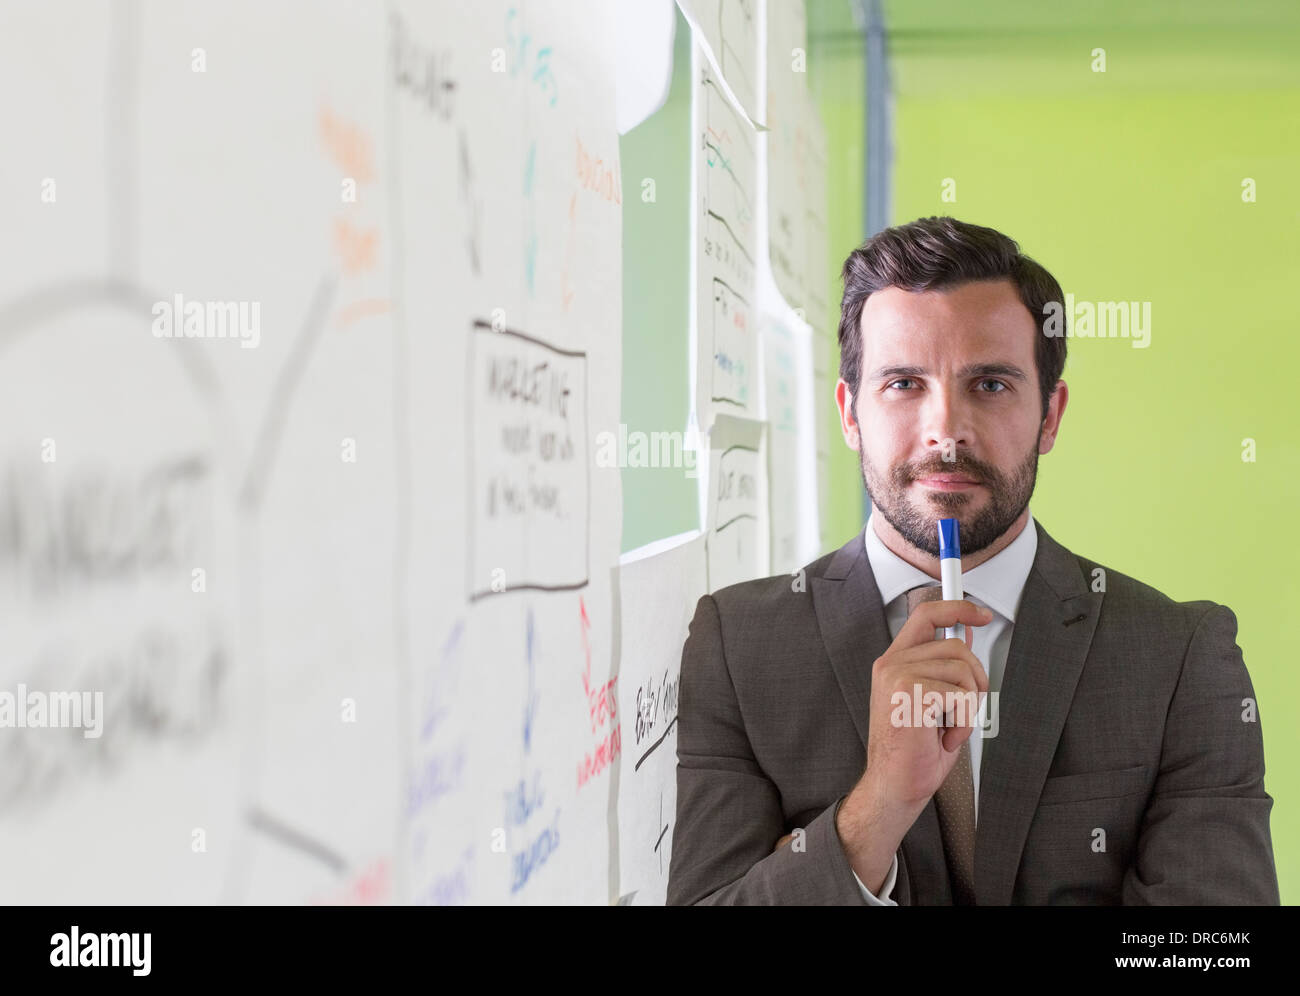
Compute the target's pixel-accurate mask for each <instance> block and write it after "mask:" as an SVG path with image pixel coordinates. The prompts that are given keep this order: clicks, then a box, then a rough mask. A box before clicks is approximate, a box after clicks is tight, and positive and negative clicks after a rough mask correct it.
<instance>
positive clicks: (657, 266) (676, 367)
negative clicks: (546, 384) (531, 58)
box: [619, 11, 700, 552]
mask: <svg viewBox="0 0 1300 996" xmlns="http://www.w3.org/2000/svg"><path fill="white" fill-rule="evenodd" d="M690 42H691V33H690V26H689V25H688V24H687V23H686V21H685V19H684V18H683V17H682V15H681V11H678V12H677V34H676V39H675V44H674V48H673V79H672V85H671V88H670V90H669V93H668V100H667V102H666V103H665V104H664V106H663V107H662V108H660V109H659V110H658V111H657V112H656V113H654V114H652V115H651V116H650V117H649V118H647V119H646V120H645V121H643V122H642V123H641V124H639V125H637V127H635V128H633V129H632V130H631V131H629V132H628V133H627V134H626V135H624V136H623V137H622V139H621V140H620V142H619V156H620V160H621V161H620V164H619V168H620V169H621V171H622V176H623V423H624V424H625V425H626V426H627V429H628V432H629V433H633V432H644V433H645V434H646V435H647V436H649V434H650V433H651V432H681V433H684V432H685V431H686V420H687V418H688V417H689V414H690V408H691V399H690V383H689V381H688V376H689V374H688V371H689V362H690V357H689V331H688V330H689V327H690V326H689V321H690V316H689V297H688V295H689V289H690V280H691V269H690V267H691V258H690V210H691V175H690V170H691V85H690V84H691V79H690V76H691V44H690ZM646 178H650V179H653V180H654V185H655V192H654V193H655V199H654V201H653V202H647V201H645V200H643V199H642V189H643V188H642V181H643V180H645V179H646ZM622 481H623V551H624V552H627V551H628V550H632V549H635V548H636V547H639V546H644V545H645V544H646V543H649V542H651V541H652V540H657V539H663V538H664V537H665V536H674V535H676V534H677V533H684V532H687V531H689V530H693V529H698V528H700V521H699V519H700V516H699V506H698V494H699V486H698V483H697V481H696V480H695V479H694V478H688V477H687V476H686V470H685V468H680V467H678V468H673V467H626V468H624V470H623V475H622Z"/></svg>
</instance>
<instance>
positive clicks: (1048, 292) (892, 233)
mask: <svg viewBox="0 0 1300 996" xmlns="http://www.w3.org/2000/svg"><path fill="white" fill-rule="evenodd" d="M841 277H842V278H843V280H844V301H843V303H842V304H841V305H840V331H839V339H840V377H842V378H843V379H844V381H845V382H846V383H847V384H848V385H849V389H850V390H851V391H853V400H854V405H855V406H856V404H857V392H858V381H859V379H860V377H861V374H862V332H861V322H862V306H863V305H864V304H865V303H866V301H867V298H868V297H870V296H871V294H872V293H874V292H875V291H878V290H884V289H885V288H886V287H899V288H902V289H903V290H905V291H926V290H940V289H943V288H946V287H954V286H956V285H958V284H964V283H968V282H970V281H973V280H1000V279H1009V280H1010V281H1011V282H1012V283H1013V284H1014V285H1015V287H1016V291H1017V292H1018V293H1019V294H1020V300H1021V301H1022V302H1023V303H1024V305H1025V307H1026V308H1028V309H1029V313H1030V314H1031V315H1032V316H1033V318H1034V324H1035V326H1036V327H1037V328H1038V330H1039V333H1040V334H1039V335H1038V336H1037V337H1036V341H1035V343H1034V361H1035V363H1036V365H1037V367H1038V386H1039V391H1040V392H1041V394H1042V402H1043V418H1046V417H1047V406H1048V402H1049V401H1050V399H1051V397H1052V389H1053V388H1055V387H1056V382H1057V381H1058V380H1060V379H1061V373H1062V372H1063V371H1064V370H1065V336H1066V328H1065V319H1066V315H1065V295H1064V294H1062V293H1061V285H1060V284H1059V283H1057V282H1056V278H1055V277H1053V276H1052V275H1051V274H1050V273H1048V272H1047V270H1045V269H1044V268H1043V267H1042V266H1040V265H1039V264H1038V263H1035V262H1034V261H1033V260H1032V259H1030V258H1029V257H1028V256H1026V255H1025V254H1024V253H1022V252H1021V251H1020V246H1019V245H1018V244H1017V243H1016V241H1015V240H1014V239H1011V238H1008V237H1007V236H1005V235H1003V234H1002V233H1001V232H999V231H996V230H995V229H992V228H984V227H982V226H980V225H970V224H967V223H966V222H964V221H958V220H957V219H956V218H946V217H945V218H918V219H917V220H916V221H911V222H908V223H907V224H906V225H897V226H895V227H893V228H886V229H884V230H883V231H880V232H877V233H876V234H875V235H873V236H872V237H871V238H869V239H868V240H867V241H866V242H864V243H863V244H862V245H861V246H860V247H858V248H857V249H854V250H853V252H851V253H849V258H848V259H846V260H845V261H844V269H843V271H842V272H841ZM1052 301H1055V302H1057V303H1059V304H1060V310H1059V311H1058V316H1059V320H1060V321H1059V328H1053V334H1052V335H1046V334H1042V333H1043V323H1044V320H1045V318H1046V312H1045V311H1044V307H1045V306H1046V305H1047V304H1048V303H1049V302H1052Z"/></svg>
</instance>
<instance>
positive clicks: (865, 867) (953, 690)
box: [778, 600, 993, 893]
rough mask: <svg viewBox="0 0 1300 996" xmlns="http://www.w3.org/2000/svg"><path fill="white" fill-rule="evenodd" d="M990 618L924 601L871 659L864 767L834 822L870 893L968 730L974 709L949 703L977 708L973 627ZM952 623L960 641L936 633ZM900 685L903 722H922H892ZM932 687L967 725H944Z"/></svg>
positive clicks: (983, 683)
mask: <svg viewBox="0 0 1300 996" xmlns="http://www.w3.org/2000/svg"><path fill="white" fill-rule="evenodd" d="M992 619H993V613H992V612H990V611H989V610H988V609H984V608H981V607H979V606H977V605H975V604H974V603H973V602H968V601H965V600H961V601H933V602H922V603H921V604H920V605H918V606H917V607H916V609H915V610H914V611H913V612H912V614H911V616H910V617H908V620H907V622H906V623H904V624H903V628H902V629H901V630H899V633H898V636H897V637H896V638H895V640H894V642H893V643H892V644H891V645H890V647H889V649H888V650H886V651H885V652H884V653H883V654H882V655H881V656H880V657H879V658H877V659H876V661H875V663H874V664H873V665H872V668H871V705H870V717H871V718H870V726H871V730H870V734H869V736H868V742H867V769H866V771H865V772H864V773H863V775H862V777H861V778H860V779H859V780H858V783H857V785H855V786H854V787H853V790H852V791H851V792H850V793H849V795H848V798H846V799H845V800H844V803H843V805H841V806H840V810H839V813H838V816H837V818H836V822H835V827H836V830H837V831H838V832H839V835H840V841H841V843H842V844H843V845H844V852H845V854H846V855H847V856H848V859H849V864H850V865H852V866H853V870H854V871H855V872H856V873H857V875H858V877H859V878H860V879H862V881H863V883H864V884H865V885H866V886H867V888H869V889H871V890H872V892H873V893H874V892H875V891H876V890H877V889H878V888H879V887H880V886H881V885H882V884H883V883H884V880H885V876H886V875H887V874H888V872H889V866H890V864H891V863H892V861H893V857H894V853H895V852H896V851H897V850H898V845H899V843H900V842H901V841H902V839H903V837H904V835H905V834H906V833H907V831H908V830H909V829H910V828H911V826H912V824H913V823H914V822H915V821H916V818H917V816H919V815H920V813H921V810H923V809H924V808H925V805H926V803H927V802H929V800H930V797H931V796H932V795H934V793H935V792H936V791H937V790H938V788H939V786H940V785H942V784H943V780H944V779H945V778H947V777H948V772H949V771H951V770H952V766H953V765H954V764H956V762H957V750H958V748H959V747H961V745H962V743H963V742H964V741H965V740H966V739H967V738H968V737H969V736H970V735H971V733H972V731H973V730H974V724H975V722H976V715H975V714H976V712H977V708H965V709H964V708H961V706H960V705H959V706H958V708H957V709H956V710H955V711H956V715H955V716H954V715H952V713H953V711H954V709H953V705H954V704H957V703H960V702H961V700H960V699H957V698H954V696H960V695H967V701H969V702H970V704H971V705H973V706H976V707H977V706H978V704H979V698H978V697H979V696H981V695H982V694H983V693H986V692H987V691H988V687H989V681H988V675H987V674H986V673H985V671H984V666H983V665H982V664H981V663H980V662H979V658H977V657H976V656H975V655H974V653H972V652H971V644H972V641H973V639H974V634H973V632H972V630H971V627H972V626H983V625H986V624H987V623H989V622H991V621H992ZM958 623H963V624H965V626H966V641H965V642H964V643H963V642H962V641H961V640H956V639H950V640H936V639H935V638H934V631H935V630H936V629H939V628H944V627H948V626H955V625H956V624H958ZM918 686H919V690H918ZM898 692H901V693H903V696H904V700H903V701H904V702H905V703H906V705H905V708H906V716H907V718H908V724H912V720H913V717H914V716H915V715H916V713H917V712H920V713H922V725H921V726H916V725H914V724H913V725H895V724H894V723H893V721H892V714H893V713H894V712H895V709H896V705H895V702H894V695H895V693H898ZM930 692H937V693H938V694H939V696H940V697H941V698H942V700H943V701H944V702H945V703H947V704H948V705H947V708H948V710H949V721H950V722H951V721H953V720H956V721H960V722H964V723H965V725H962V726H947V727H944V726H943V722H944V718H943V716H941V715H940V714H939V713H940V710H935V709H927V708H925V706H926V697H927V693H930ZM968 693H969V694H968ZM918 694H919V695H920V697H921V698H920V702H919V703H916V702H915V700H916V698H917V695H918ZM930 698H931V699H932V698H933V696H930ZM963 713H964V715H963ZM778 846H779V845H778Z"/></svg>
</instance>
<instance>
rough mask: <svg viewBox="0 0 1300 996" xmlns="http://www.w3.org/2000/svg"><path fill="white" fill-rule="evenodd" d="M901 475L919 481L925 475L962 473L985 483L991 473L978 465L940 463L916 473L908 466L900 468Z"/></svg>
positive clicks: (973, 479) (922, 468)
mask: <svg viewBox="0 0 1300 996" xmlns="http://www.w3.org/2000/svg"><path fill="white" fill-rule="evenodd" d="M900 470H901V475H902V476H903V477H904V478H906V479H907V480H909V481H919V480H920V479H921V478H923V477H933V476H935V475H937V474H960V475H961V476H962V477H969V478H970V479H971V480H972V481H976V482H978V483H980V484H983V483H984V482H985V481H986V480H988V478H989V475H988V474H986V473H985V472H984V471H982V470H980V469H979V468H978V467H974V466H971V465H970V464H965V463H940V464H935V465H932V466H928V467H921V468H919V469H918V470H917V471H916V472H915V473H911V472H909V471H908V470H907V469H906V468H900Z"/></svg>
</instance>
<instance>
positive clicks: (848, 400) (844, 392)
mask: <svg viewBox="0 0 1300 996" xmlns="http://www.w3.org/2000/svg"><path fill="white" fill-rule="evenodd" d="M835 404H836V406H837V407H838V408H839V410H840V432H841V433H843V435H844V444H845V445H846V446H848V448H849V449H851V450H854V451H856V450H857V448H858V446H859V445H860V443H861V441H862V434H861V432H860V431H859V429H858V420H857V417H856V416H855V415H854V414H853V392H852V391H850V390H849V385H848V383H847V382H846V381H845V380H844V378H842V377H841V378H840V379H839V380H837V381H836V382H835Z"/></svg>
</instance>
